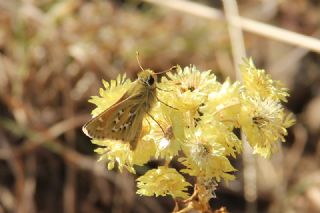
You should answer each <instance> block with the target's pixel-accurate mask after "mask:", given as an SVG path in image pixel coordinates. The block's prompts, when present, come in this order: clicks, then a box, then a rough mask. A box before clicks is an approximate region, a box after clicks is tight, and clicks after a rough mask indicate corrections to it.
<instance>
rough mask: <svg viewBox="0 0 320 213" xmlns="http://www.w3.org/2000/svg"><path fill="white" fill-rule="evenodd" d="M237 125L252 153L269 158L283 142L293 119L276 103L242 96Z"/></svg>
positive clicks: (270, 100) (268, 99)
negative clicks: (240, 128) (252, 150)
mask: <svg viewBox="0 0 320 213" xmlns="http://www.w3.org/2000/svg"><path fill="white" fill-rule="evenodd" d="M239 123H240V124H241V127H242V130H243V131H244V133H245V135H246V136H247V139H248V142H249V143H250V145H251V146H252V147H253V149H254V152H255V153H258V154H260V155H262V156H264V157H269V156H270V155H271V154H272V153H273V152H275V151H277V149H278V142H279V141H284V136H285V135H287V130H286V128H288V127H290V126H292V125H293V123H294V119H293V118H292V117H291V115H290V114H289V115H288V114H286V113H285V112H284V109H283V107H282V105H281V104H280V103H279V102H278V101H275V100H273V99H271V98H267V99H261V98H258V97H257V98H252V97H247V96H243V97H242V107H241V112H240V116H239Z"/></svg>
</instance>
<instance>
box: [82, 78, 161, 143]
mask: <svg viewBox="0 0 320 213" xmlns="http://www.w3.org/2000/svg"><path fill="white" fill-rule="evenodd" d="M154 100H155V88H154V87H151V86H149V85H146V84H141V82H139V81H138V80H137V81H135V82H133V84H132V86H131V87H130V89H128V91H127V92H126V93H125V94H124V95H123V96H122V97H121V98H120V99H119V100H118V101H117V102H116V103H115V104H113V105H112V106H111V107H109V108H108V109H106V110H105V111H104V112H102V113H101V114H99V115H98V116H96V117H95V118H93V119H92V120H90V121H89V122H88V123H87V124H85V125H84V126H83V131H84V133H85V134H86V135H88V136H89V137H91V138H94V139H114V140H122V141H125V142H129V143H130V146H131V148H132V149H135V147H136V144H137V140H138V138H139V135H140V133H141V129H142V120H143V118H144V116H145V114H146V113H147V112H148V111H149V110H150V108H151V106H152V105H153V102H154Z"/></svg>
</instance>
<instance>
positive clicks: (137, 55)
mask: <svg viewBox="0 0 320 213" xmlns="http://www.w3.org/2000/svg"><path fill="white" fill-rule="evenodd" d="M136 58H137V61H138V65H139V67H140V69H141V70H142V71H144V69H143V67H142V66H141V63H140V60H139V52H138V51H136Z"/></svg>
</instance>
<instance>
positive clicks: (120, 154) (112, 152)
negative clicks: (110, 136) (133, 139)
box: [92, 139, 156, 173]
mask: <svg viewBox="0 0 320 213" xmlns="http://www.w3.org/2000/svg"><path fill="white" fill-rule="evenodd" d="M92 143H94V144H97V145H99V146H101V147H100V148H97V149H96V150H95V152H96V153H98V154H99V155H100V158H99V160H107V161H108V162H107V164H108V169H109V170H112V169H113V168H114V166H115V164H117V166H118V168H119V170H120V171H121V172H122V171H123V168H125V169H127V170H128V171H129V172H131V173H135V169H134V167H133V166H134V165H139V166H142V165H144V164H146V163H147V162H148V161H149V160H150V158H151V157H152V156H154V155H155V151H156V148H155V145H154V143H150V142H149V141H146V140H140V141H139V143H138V146H137V148H136V149H135V151H132V150H131V149H130V146H129V144H128V143H123V142H121V141H115V140H96V139H93V140H92Z"/></svg>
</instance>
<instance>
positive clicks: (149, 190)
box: [137, 166, 191, 198]
mask: <svg viewBox="0 0 320 213" xmlns="http://www.w3.org/2000/svg"><path fill="white" fill-rule="evenodd" d="M137 181H138V183H137V186H138V188H139V189H138V191H137V193H138V194H140V195H145V196H153V195H155V196H157V197H158V196H165V195H171V196H172V197H174V198H187V197H188V196H189V194H188V193H187V192H185V191H186V190H187V187H188V186H191V184H190V183H188V182H186V181H185V179H184V177H183V176H182V175H181V174H179V173H178V172H177V170H175V169H173V168H168V167H166V166H160V167H158V169H152V170H149V171H148V172H146V173H145V174H144V175H142V176H141V177H139V178H138V179H137Z"/></svg>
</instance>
